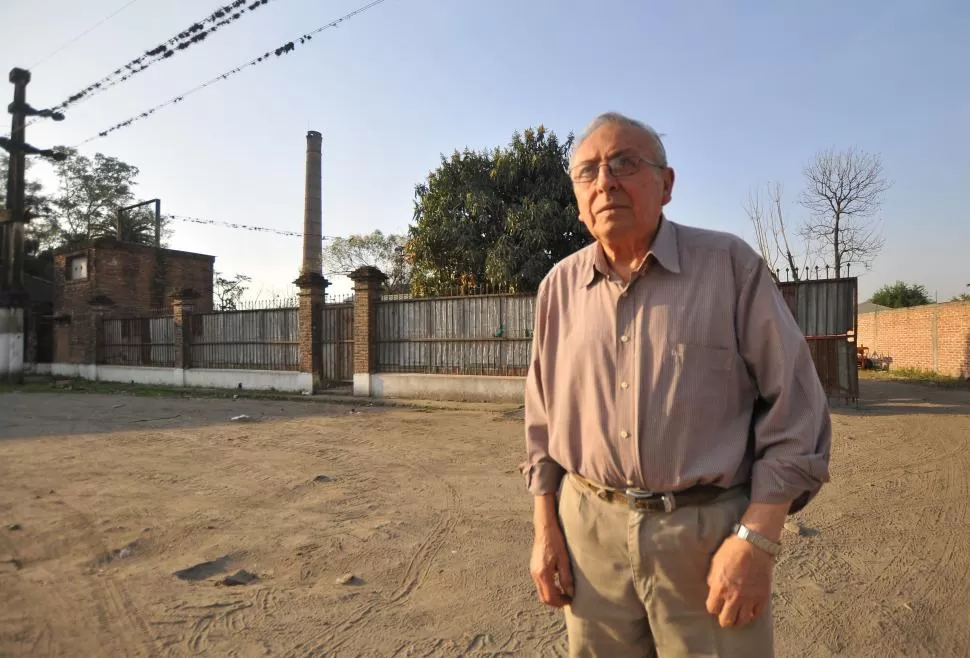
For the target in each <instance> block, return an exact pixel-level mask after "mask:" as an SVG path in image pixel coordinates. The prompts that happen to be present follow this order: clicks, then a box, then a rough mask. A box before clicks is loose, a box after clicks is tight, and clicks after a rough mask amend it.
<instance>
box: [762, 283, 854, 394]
mask: <svg viewBox="0 0 970 658" xmlns="http://www.w3.org/2000/svg"><path fill="white" fill-rule="evenodd" d="M858 285H859V283H858V279H856V278H855V277H851V278H845V279H816V280H812V279H809V280H803V281H789V282H785V283H780V284H779V288H780V289H781V294H782V296H783V297H784V298H785V302H786V303H787V304H788V308H789V309H791V312H792V315H793V316H794V317H795V321H796V322H797V323H798V326H799V327H800V328H801V330H802V333H804V334H805V339H806V340H807V341H808V346H809V349H810V350H811V352H812V360H813V361H814V362H815V369H816V370H817V371H818V375H819V379H821V380H822V386H823V387H824V388H825V391H826V392H827V393H828V394H829V395H830V396H835V397H842V398H845V399H846V400H853V401H854V400H858V399H859V373H858V371H857V369H856V342H855V340H856V331H857V326H858V315H857V311H856V305H857V303H858Z"/></svg>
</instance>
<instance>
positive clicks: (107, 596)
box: [25, 496, 159, 656]
mask: <svg viewBox="0 0 970 658" xmlns="http://www.w3.org/2000/svg"><path fill="white" fill-rule="evenodd" d="M45 502H47V501H45ZM52 503H53V504H56V505H57V532H56V536H57V538H58V541H57V542H55V543H54V544H53V550H52V551H51V552H50V553H48V554H46V555H44V556H43V558H42V559H40V560H38V561H36V562H33V563H30V564H28V565H26V566H27V567H29V568H30V569H31V570H32V571H33V572H34V573H35V574H45V575H46V576H47V580H49V581H50V582H52V583H53V582H62V581H63V579H62V577H61V576H60V575H59V573H55V572H52V571H50V570H49V569H48V568H47V564H46V563H47V562H49V561H57V560H63V559H68V558H72V557H73V556H74V555H76V554H78V553H81V554H82V555H86V563H87V565H88V568H87V570H86V572H85V571H82V572H80V573H76V574H71V575H72V576H74V577H75V580H73V581H71V583H70V585H71V586H55V587H43V588H38V587H32V588H26V590H25V591H28V592H30V594H29V598H30V599H31V600H33V601H34V602H35V605H34V606H33V608H34V609H35V610H36V611H37V612H40V613H41V614H44V616H45V617H46V618H47V619H48V621H47V622H46V630H47V633H46V635H47V643H48V646H49V647H51V645H53V644H54V643H55V642H58V641H59V639H60V638H58V637H56V635H55V633H54V631H53V626H52V624H51V623H50V621H49V620H51V619H56V620H58V622H61V623H62V622H63V621H64V620H70V619H75V618H76V611H77V609H78V607H79V603H80V602H79V601H78V600H76V599H75V596H77V597H83V598H86V599H88V600H91V601H92V602H93V604H94V607H95V609H96V611H97V612H96V617H97V620H98V621H99V622H100V625H101V627H102V628H101V630H102V634H101V636H102V638H110V639H111V641H112V642H111V645H112V646H115V645H118V646H120V647H123V648H124V651H125V654H126V655H130V656H152V655H155V654H156V653H157V651H158V649H159V645H158V643H157V642H156V640H155V638H154V636H153V634H152V632H151V630H150V629H149V627H148V625H147V624H146V623H145V621H144V619H143V618H142V617H141V616H140V615H139V613H138V610H137V606H135V605H134V604H133V602H132V599H131V596H130V594H129V592H128V590H127V588H126V587H125V586H124V585H123V584H121V583H119V582H117V581H116V580H115V578H114V577H113V576H112V575H111V574H110V573H109V572H108V570H107V569H106V568H105V569H99V570H98V571H97V572H95V571H94V570H93V568H92V566H91V565H100V564H102V561H105V560H106V556H109V555H111V552H110V551H109V549H108V548H107V546H106V545H105V543H104V541H103V539H102V536H101V533H100V532H99V531H98V529H97V527H96V526H95V524H94V523H93V522H92V521H91V518H90V516H89V515H88V514H87V513H86V512H85V511H83V510H82V509H81V508H80V507H79V506H78V505H77V504H71V503H68V502H67V501H66V500H64V499H63V498H62V497H60V496H58V497H56V498H54V499H53V500H52ZM58 571H59V570H58ZM82 575H83V576H84V578H85V579H84V580H83V581H82V580H79V578H80V577H81V576H82ZM92 585H93V586H92ZM64 641H65V643H66V644H68V645H69V646H72V645H71V638H69V637H68V638H64ZM48 653H50V649H49V651H48Z"/></svg>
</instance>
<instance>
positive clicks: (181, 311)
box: [170, 291, 198, 370]
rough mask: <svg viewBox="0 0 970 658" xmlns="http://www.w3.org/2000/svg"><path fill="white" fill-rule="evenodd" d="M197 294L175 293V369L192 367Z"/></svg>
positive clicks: (173, 336) (173, 305) (173, 339)
mask: <svg viewBox="0 0 970 658" xmlns="http://www.w3.org/2000/svg"><path fill="white" fill-rule="evenodd" d="M197 298H198V295H197V294H194V293H193V292H190V291H182V292H177V293H174V294H173V295H172V296H171V297H170V299H171V302H172V321H173V322H172V323H173V325H174V329H173V332H172V342H173V343H174V345H175V364H174V365H175V368H176V369H177V370H185V369H187V368H191V367H192V311H193V310H195V300H196V299H197Z"/></svg>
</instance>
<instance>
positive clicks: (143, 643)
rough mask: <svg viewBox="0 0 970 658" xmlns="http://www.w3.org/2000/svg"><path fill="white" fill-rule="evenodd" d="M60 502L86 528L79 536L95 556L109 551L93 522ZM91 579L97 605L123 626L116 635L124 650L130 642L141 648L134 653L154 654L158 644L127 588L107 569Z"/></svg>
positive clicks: (106, 553) (72, 507)
mask: <svg viewBox="0 0 970 658" xmlns="http://www.w3.org/2000/svg"><path fill="white" fill-rule="evenodd" d="M63 502H64V507H65V508H66V509H69V510H71V511H72V512H73V513H74V514H75V515H76V516H77V518H79V519H80V520H81V522H82V524H83V526H84V527H85V528H86V530H87V532H86V533H84V535H83V537H84V539H86V540H87V543H88V546H89V547H91V548H92V549H93V550H92V551H91V552H92V553H94V554H96V555H97V556H98V559H103V558H104V556H109V555H111V549H109V548H108V546H107V545H106V544H105V543H104V539H103V537H102V535H101V533H100V532H99V531H98V530H97V527H96V526H95V524H94V523H93V522H92V521H91V517H90V516H89V515H88V514H87V513H86V512H85V511H83V510H82V509H81V508H80V507H79V506H77V505H76V504H75V505H72V504H70V503H68V502H66V501H63ZM94 580H95V582H97V584H98V586H99V587H98V589H100V591H101V596H100V597H98V598H99V601H98V604H99V607H101V606H104V608H105V610H106V611H107V613H108V615H107V618H108V619H114V620H118V621H120V622H121V625H122V627H123V629H124V630H123V631H122V633H121V638H120V639H122V640H123V646H124V647H125V650H126V651H128V650H130V648H131V646H132V643H134V645H135V646H137V648H138V649H139V650H140V652H141V653H140V654H138V655H154V653H155V652H156V651H157V649H158V645H157V643H156V641H155V638H154V636H153V634H152V632H151V629H150V628H149V627H148V624H146V623H145V620H144V619H143V618H142V617H141V615H140V614H139V613H138V609H137V607H136V606H135V605H134V603H132V600H131V595H130V594H129V592H128V590H127V588H125V586H124V585H123V584H121V583H119V582H117V581H116V580H115V578H114V577H113V576H112V575H111V574H110V573H109V571H108V569H105V570H103V572H101V573H100V574H97V575H95V576H94ZM116 632H117V631H116V630H114V629H113V630H112V633H111V634H112V636H114V637H117V635H116ZM129 655H130V654H129Z"/></svg>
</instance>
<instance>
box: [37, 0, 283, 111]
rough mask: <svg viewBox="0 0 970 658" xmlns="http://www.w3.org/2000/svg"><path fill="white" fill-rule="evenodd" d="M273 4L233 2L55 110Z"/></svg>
mask: <svg viewBox="0 0 970 658" xmlns="http://www.w3.org/2000/svg"><path fill="white" fill-rule="evenodd" d="M269 2H271V0H233V1H232V2H231V3H229V4H227V5H225V6H223V7H220V8H218V9H216V10H215V11H214V12H212V13H211V14H209V15H208V16H207V17H205V18H203V19H202V20H200V21H197V22H195V23H193V24H192V25H190V26H189V27H187V28H185V29H184V30H182V31H181V32H179V33H178V34H177V35H175V36H174V37H172V38H170V39H169V40H168V41H166V42H164V43H161V44H159V45H158V46H155V47H154V48H152V49H150V50H147V51H145V53H144V54H142V55H140V56H138V57H136V58H134V59H133V60H131V61H130V62H128V63H127V64H125V65H124V66H120V67H118V68H117V69H115V70H114V71H112V72H111V73H109V74H108V75H106V76H104V77H103V78H101V79H100V80H98V81H97V82H93V83H91V84H90V85H88V86H87V87H85V88H84V89H82V90H81V91H79V92H77V93H75V94H72V95H71V96H69V97H68V98H67V100H64V101H62V102H61V103H60V104H59V105H56V106H54V109H56V110H63V109H66V108H68V107H70V106H72V105H76V104H78V103H80V102H81V101H87V100H90V99H91V98H93V97H94V96H96V95H97V94H100V93H101V92H103V91H106V90H108V89H110V88H111V87H114V86H115V85H117V84H121V83H122V82H124V81H126V80H128V79H130V78H131V77H133V76H135V75H137V74H139V73H141V72H142V71H144V70H146V69H148V68H150V67H151V66H152V65H154V64H157V63H158V62H160V61H162V60H164V59H169V58H170V57H174V56H175V55H176V54H178V53H180V52H183V51H185V50H187V49H188V48H191V47H192V46H194V45H196V44H198V43H201V42H202V41H204V40H205V39H206V38H207V37H208V36H209V35H210V34H212V33H213V32H215V31H216V30H218V29H219V28H220V27H222V26H224V25H228V24H229V23H232V22H234V21H236V20H238V19H239V18H241V17H242V15H243V14H245V13H247V12H251V11H253V10H255V9H258V8H260V7H262V6H263V5H266V4H268V3H269Z"/></svg>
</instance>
